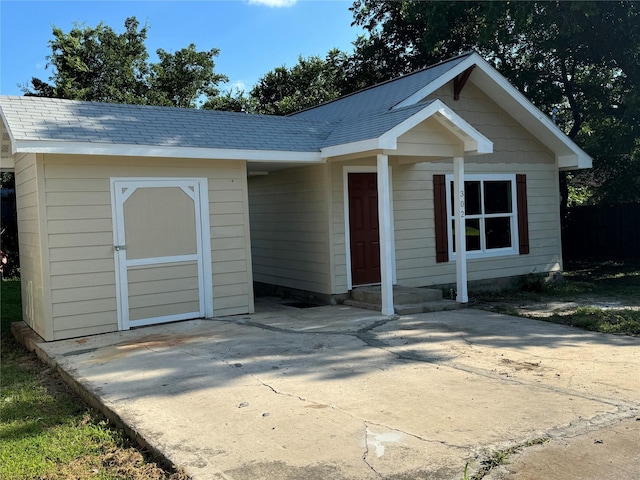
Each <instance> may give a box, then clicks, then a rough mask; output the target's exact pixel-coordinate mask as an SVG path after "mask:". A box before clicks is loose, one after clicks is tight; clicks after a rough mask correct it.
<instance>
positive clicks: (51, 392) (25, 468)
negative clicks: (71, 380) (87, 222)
mask: <svg viewBox="0 0 640 480" xmlns="http://www.w3.org/2000/svg"><path fill="white" fill-rule="evenodd" d="M0 287H1V290H0V295H1V300H2V311H1V315H2V322H1V334H2V339H1V348H2V350H1V352H0V379H1V384H0V478H2V479H3V480H14V479H15V480H18V479H20V480H23V479H31V478H39V479H47V480H57V479H67V478H74V479H89V478H91V479H96V480H116V479H145V478H155V479H165V478H176V479H178V478H185V476H184V475H183V474H182V473H180V472H177V473H173V474H170V473H168V472H165V471H163V470H161V469H160V468H159V467H158V466H157V465H155V464H154V463H151V462H146V461H145V460H144V458H143V456H142V454H141V453H140V452H139V451H137V450H136V449H134V448H132V446H131V445H130V443H129V441H128V440H127V439H126V438H124V437H123V436H122V435H121V434H120V433H119V432H118V431H116V430H115V429H113V428H111V427H110V425H109V422H108V421H107V420H106V419H105V418H104V417H102V415H100V414H98V413H97V412H95V411H94V410H91V409H90V408H89V407H88V406H87V405H86V404H85V403H84V402H82V401H80V400H79V399H78V398H77V397H76V396H74V394H73V393H72V392H71V391H70V390H69V389H68V387H67V386H66V385H65V384H64V382H63V381H62V380H61V379H60V377H59V376H58V375H57V374H56V373H55V372H53V371H52V370H51V369H48V368H46V366H45V365H43V364H42V363H41V362H40V361H39V360H38V359H37V357H36V356H35V355H34V354H32V353H29V352H27V351H26V350H25V349H24V347H22V345H20V344H19V343H18V342H17V341H16V340H14V339H13V337H12V336H11V333H10V331H9V330H10V325H11V323H12V322H15V321H19V320H20V319H21V308H20V284H19V281H2V282H0Z"/></svg>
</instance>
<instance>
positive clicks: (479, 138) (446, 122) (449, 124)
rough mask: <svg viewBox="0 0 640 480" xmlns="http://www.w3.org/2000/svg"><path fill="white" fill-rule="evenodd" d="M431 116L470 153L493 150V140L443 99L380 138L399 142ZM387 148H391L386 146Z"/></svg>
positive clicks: (490, 151)
mask: <svg viewBox="0 0 640 480" xmlns="http://www.w3.org/2000/svg"><path fill="white" fill-rule="evenodd" d="M429 117H433V118H435V119H436V120H437V121H438V122H440V124H442V126H444V127H445V128H446V129H447V130H449V131H450V132H451V133H452V134H453V135H455V136H456V137H458V138H459V139H460V140H461V141H462V142H463V143H464V151H465V153H468V154H475V155H478V154H484V153H492V152H493V142H492V141H491V140H489V139H488V138H487V137H485V136H484V135H482V134H481V133H480V132H479V131H478V130H476V129H475V128H474V127H473V126H472V125H471V124H470V123H469V122H467V121H466V120H464V119H463V118H462V117H461V116H460V115H458V114H457V113H455V112H454V111H453V110H451V109H450V108H449V107H447V106H446V105H445V104H444V103H442V101H440V100H434V101H433V102H431V103H430V104H429V105H427V106H426V107H425V108H424V109H422V110H420V111H419V112H417V113H416V114H414V115H412V116H411V117H409V118H407V119H406V120H405V121H403V122H401V123H399V124H398V125H396V126H395V127H393V128H392V129H391V130H389V131H388V132H386V133H385V134H383V135H382V136H381V137H380V139H381V141H383V142H385V143H391V142H392V141H393V142H394V143H395V144H397V139H398V137H399V136H400V135H402V134H404V133H406V132H408V131H409V130H411V129H412V128H414V127H415V126H417V125H418V124H419V123H421V122H423V121H424V120H426V119H427V118H429ZM384 148H385V149H391V148H389V147H386V146H385V147H384Z"/></svg>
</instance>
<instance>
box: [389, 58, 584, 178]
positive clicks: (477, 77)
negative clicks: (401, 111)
mask: <svg viewBox="0 0 640 480" xmlns="http://www.w3.org/2000/svg"><path fill="white" fill-rule="evenodd" d="M474 65H475V66H476V67H477V68H475V69H474V71H473V73H472V74H471V81H472V82H473V83H474V84H476V85H477V86H478V87H480V88H481V89H482V90H483V91H484V92H485V93H486V94H487V95H489V96H490V97H491V98H492V99H493V100H494V101H495V102H496V103H497V104H498V105H500V106H501V107H502V108H504V109H505V110H506V111H507V112H509V115H511V116H512V117H513V118H514V119H515V120H516V121H518V122H520V123H521V124H522V125H523V126H524V127H525V128H527V130H529V131H530V132H531V134H532V135H533V136H534V137H536V138H537V139H538V140H540V141H541V142H542V143H543V144H544V145H546V146H547V147H548V148H549V149H550V150H551V151H552V152H554V153H555V155H556V161H557V163H558V167H559V168H560V169H561V170H570V169H580V168H591V166H592V159H591V157H590V156H589V155H587V153H586V152H584V151H583V150H582V149H581V148H580V147H578V146H577V145H576V144H575V143H574V142H573V141H572V140H571V139H570V138H569V137H567V136H566V135H565V133H564V132H563V131H561V130H560V129H559V128H558V127H557V126H556V125H555V124H554V123H553V122H552V121H551V119H550V118H549V117H548V116H547V115H545V114H544V113H542V112H541V111H540V110H539V109H538V108H537V107H536V106H535V105H533V104H532V103H531V102H530V101H529V100H528V99H527V97H525V96H524V95H523V94H522V93H521V92H520V91H519V90H518V89H517V88H515V87H514V86H513V85H511V83H509V81H508V80H507V79H506V78H505V77H503V76H502V75H501V74H500V73H499V72H498V71H497V70H496V69H495V68H493V67H492V66H491V65H490V64H489V63H487V61H486V60H485V59H484V58H482V57H481V56H480V55H478V54H477V53H473V54H472V55H470V56H469V57H468V58H467V59H465V60H464V61H462V62H460V63H459V64H458V65H456V66H455V67H454V68H452V69H451V70H449V71H447V72H445V73H444V74H442V75H441V76H440V77H438V78H437V79H436V80H434V81H433V82H431V83H429V84H428V85H426V86H425V87H423V88H421V89H420V90H418V91H417V92H416V93H414V94H413V95H411V96H410V97H407V98H406V99H405V100H403V101H402V102H400V103H398V104H397V105H396V106H394V107H393V108H394V109H397V108H402V107H407V106H410V105H415V104H416V103H418V102H420V101H421V100H423V99H424V98H425V97H427V96H429V95H430V94H432V93H433V92H435V91H436V90H437V89H438V88H440V87H442V86H443V85H445V84H447V83H448V82H450V81H451V80H453V79H454V78H456V77H457V76H458V75H460V74H461V73H463V72H464V71H465V70H466V69H467V68H469V67H472V66H474Z"/></svg>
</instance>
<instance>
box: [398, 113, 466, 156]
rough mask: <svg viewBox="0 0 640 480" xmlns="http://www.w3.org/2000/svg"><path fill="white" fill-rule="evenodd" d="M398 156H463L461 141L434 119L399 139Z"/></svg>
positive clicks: (427, 120) (419, 125) (426, 121)
mask: <svg viewBox="0 0 640 480" xmlns="http://www.w3.org/2000/svg"><path fill="white" fill-rule="evenodd" d="M395 154H396V155H420V156H426V157H454V156H462V155H463V154H464V150H463V148H462V146H461V145H460V140H459V139H458V138H457V137H456V136H455V135H453V134H452V133H451V132H450V131H449V130H447V129H446V128H445V127H444V126H443V125H442V124H441V123H440V122H438V121H437V120H435V119H434V118H427V119H426V120H425V121H424V122H421V123H420V124H418V125H416V126H415V127H414V128H412V129H411V130H409V131H408V132H406V133H404V134H402V135H400V137H398V148H397V151H396V152H395Z"/></svg>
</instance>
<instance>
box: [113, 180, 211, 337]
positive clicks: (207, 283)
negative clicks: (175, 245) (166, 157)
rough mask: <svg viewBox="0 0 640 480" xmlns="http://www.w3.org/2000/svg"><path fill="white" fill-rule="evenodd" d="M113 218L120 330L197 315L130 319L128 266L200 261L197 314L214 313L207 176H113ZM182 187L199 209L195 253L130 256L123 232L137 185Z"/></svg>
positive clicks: (141, 186)
mask: <svg viewBox="0 0 640 480" xmlns="http://www.w3.org/2000/svg"><path fill="white" fill-rule="evenodd" d="M110 182H111V215H112V216H111V218H112V222H113V245H114V252H113V255H114V262H115V280H116V303H117V315H118V330H129V328H131V327H137V326H143V325H151V324H156V323H165V322H173V321H177V320H186V319H189V318H194V315H193V313H186V314H184V313H181V314H175V315H166V316H162V317H155V318H150V319H142V320H138V321H134V322H131V321H130V320H129V284H128V278H127V277H128V275H127V269H128V267H131V266H139V265H153V264H157V263H170V262H180V261H194V260H195V261H196V262H197V265H198V294H199V312H198V316H201V317H211V316H213V281H212V269H211V236H210V226H209V189H208V182H207V179H206V178H160V177H112V178H111V179H110ZM154 187H179V188H181V189H182V190H183V191H184V192H185V193H186V194H187V195H189V196H190V197H191V198H192V199H193V202H194V209H195V212H196V222H195V223H196V253H195V254H192V255H178V256H169V257H158V258H144V259H138V260H127V257H126V248H122V247H123V246H124V245H125V244H126V239H125V234H124V210H123V207H124V202H125V201H126V200H127V199H128V198H129V197H130V196H131V195H132V194H133V192H135V190H137V189H138V188H154Z"/></svg>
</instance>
